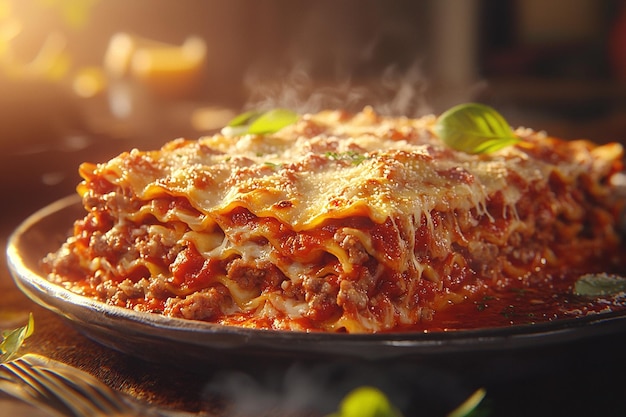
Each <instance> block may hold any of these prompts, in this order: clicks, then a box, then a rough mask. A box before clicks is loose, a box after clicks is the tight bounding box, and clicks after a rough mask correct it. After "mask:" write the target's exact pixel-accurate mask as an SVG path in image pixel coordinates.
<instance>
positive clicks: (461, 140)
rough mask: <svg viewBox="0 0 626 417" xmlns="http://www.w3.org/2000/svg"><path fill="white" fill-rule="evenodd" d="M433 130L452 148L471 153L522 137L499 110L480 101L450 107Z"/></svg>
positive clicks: (510, 142) (506, 143) (483, 150)
mask: <svg viewBox="0 0 626 417" xmlns="http://www.w3.org/2000/svg"><path fill="white" fill-rule="evenodd" d="M434 132H435V134H436V135H437V136H438V137H439V139H441V140H442V141H443V142H444V143H445V144H446V145H448V146H449V147H451V148H452V149H455V150H457V151H462V152H466V153H471V154H479V153H489V152H495V151H497V150H499V149H502V148H504V147H506V146H510V145H513V144H515V143H517V142H519V141H520V139H519V138H517V137H516V136H515V134H514V132H513V130H512V129H511V126H510V125H509V124H508V123H507V121H506V120H505V119H504V117H503V116H502V115H501V114H500V113H498V112H497V111H496V110H495V109H493V108H492V107H489V106H486V105H484V104H478V103H466V104H460V105H458V106H454V107H452V108H451V109H449V110H447V111H446V112H444V113H443V114H441V116H439V118H438V119H437V122H436V124H435V127H434Z"/></svg>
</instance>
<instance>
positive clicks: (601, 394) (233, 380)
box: [0, 142, 626, 417]
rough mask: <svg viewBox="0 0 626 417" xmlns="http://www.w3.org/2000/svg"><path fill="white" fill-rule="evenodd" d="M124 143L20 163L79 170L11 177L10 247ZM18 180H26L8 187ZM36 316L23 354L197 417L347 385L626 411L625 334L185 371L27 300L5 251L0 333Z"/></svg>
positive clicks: (299, 405)
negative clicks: (126, 349)
mask: <svg viewBox="0 0 626 417" xmlns="http://www.w3.org/2000/svg"><path fill="white" fill-rule="evenodd" d="M127 146H129V143H123V142H116V143H105V144H104V145H102V144H100V145H99V146H96V147H95V148H93V149H90V150H89V151H84V152H83V153H82V154H81V153H78V154H77V155H73V156H72V157H67V158H66V159H64V160H62V161H58V160H57V159H58V155H56V154H52V153H49V154H44V155H40V159H38V161H40V162H36V165H32V164H31V165H29V166H27V167H23V172H27V171H28V172H31V173H32V171H36V170H37V169H38V166H39V165H42V164H44V162H46V161H48V160H50V159H51V160H57V166H56V169H57V170H59V169H61V168H62V169H63V170H67V171H68V172H70V173H69V174H67V175H66V177H64V178H65V180H63V181H60V182H56V183H54V185H50V182H49V181H48V183H45V182H42V181H39V180H33V179H32V178H29V177H27V176H25V175H20V172H16V173H15V175H14V176H12V177H11V178H7V177H5V178H4V181H3V183H2V186H3V187H4V188H3V189H2V190H0V191H2V195H3V196H5V197H4V198H5V200H4V201H2V203H1V204H2V206H1V207H2V208H1V211H0V244H1V246H2V247H5V246H6V242H7V238H8V236H9V234H10V233H11V232H12V231H13V230H14V228H15V227H16V226H17V225H18V224H19V223H20V222H21V221H22V220H23V219H24V218H26V217H27V216H28V215H30V214H31V213H33V212H34V211H35V210H37V209H38V208H40V207H43V206H44V205H47V204H49V203H50V202H52V201H54V200H56V199H58V198H60V197H63V196H65V195H67V194H69V193H71V192H73V188H74V186H75V184H76V183H77V181H78V178H77V177H76V176H74V174H72V173H74V172H75V170H76V167H77V165H78V163H79V161H81V160H88V159H89V160H97V159H98V158H105V157H109V156H112V155H114V154H116V153H118V151H119V150H121V149H124V148H125V147H127ZM155 146H156V145H155ZM41 161H43V162H41ZM0 162H1V161H0ZM18 165H19V164H18ZM46 169H48V168H46ZM38 178H39V177H38ZM19 179H22V182H19V181H18V180H19ZM16 182H17V186H13V185H10V184H15V183H16ZM6 196H9V197H8V198H7V197H6ZM30 312H32V313H33V314H34V318H35V332H34V334H33V335H32V336H31V337H30V338H29V339H27V341H26V343H25V344H24V345H23V347H22V350H21V353H27V352H34V353H39V354H43V355H46V356H49V357H51V358H54V359H57V360H60V361H63V362H65V363H68V364H71V365H74V366H77V367H78V368H80V369H83V370H85V371H87V372H89V373H91V374H93V375H95V376H96V377H98V378H100V379H101V380H103V381H104V382H105V383H107V384H108V385H109V386H111V387H112V388H114V389H115V390H118V391H121V392H123V393H125V394H128V395H130V396H132V397H135V398H137V399H138V400H140V401H143V402H146V403H149V404H151V405H154V406H159V407H162V408H165V409H172V410H185V411H188V412H190V413H193V414H197V415H200V416H239V415H240V416H248V415H249V416H262V415H267V416H275V415H291V416H324V415H326V414H328V413H330V412H332V411H334V410H336V409H337V405H338V403H339V401H340V400H341V398H343V396H344V395H345V394H346V393H347V392H348V391H349V390H351V389H353V388H356V387H358V386H362V385H375V386H378V387H379V388H381V389H383V391H385V393H386V394H387V395H388V396H389V398H390V400H392V402H393V403H394V404H396V405H397V406H398V408H400V409H401V410H402V411H404V413H405V415H406V417H409V416H413V415H416V416H417V415H421V416H439V415H440V416H444V415H445V414H446V413H447V412H448V411H450V410H451V409H452V408H454V407H455V406H456V405H457V404H459V403H460V402H461V401H463V400H464V399H465V398H466V397H467V396H468V395H470V394H471V393H472V392H473V391H474V390H476V389H477V388H480V387H483V388H485V389H486V392H487V397H486V399H485V403H484V404H485V407H486V408H487V411H488V412H489V413H488V414H486V415H490V416H509V417H513V416H527V415H531V414H533V415H550V416H561V415H563V416H565V415H567V416H572V415H587V416H588V415H603V416H609V415H616V416H617V415H620V416H624V415H626V376H624V375H626V334H611V335H606V336H602V337H597V338H594V339H583V340H580V341H575V342H569V343H567V344H560V345H554V346H547V347H546V346H544V347H537V348H525V349H518V350H513V351H504V352H501V351H493V352H491V351H489V352H483V353H481V354H467V355H456V356H454V357H452V356H446V355H442V356H425V357H418V358H410V359H409V358H405V359H397V360H388V361H384V362H382V361H381V362H377V361H359V360H354V361H346V360H344V359H342V360H332V358H325V359H324V360H314V359H311V358H305V357H301V358H298V357H295V358H293V357H291V358H280V357H278V358H277V357H268V358H267V359H254V360H252V361H250V360H248V359H249V358H241V363H240V366H237V364H233V363H232V362H228V363H220V357H219V353H215V352H207V355H213V356H212V357H213V361H212V362H211V364H209V365H207V366H203V367H202V368H200V367H198V368H195V369H192V368H189V367H185V368H183V367H180V366H177V364H176V363H153V362H148V361H144V360H142V359H141V358H136V357H131V356H129V355H126V354H124V353H121V352H117V351H114V350H111V349H109V348H105V347H103V346H101V345H99V344H97V343H95V342H93V341H91V340H90V339H88V338H86V337H85V336H83V335H82V334H81V333H80V332H78V331H77V330H76V329H75V328H74V327H72V325H70V324H69V323H68V322H67V321H65V320H64V319H62V318H60V317H59V316H57V315H56V314H55V313H52V312H50V311H47V310H46V309H44V308H42V307H40V306H38V305H36V304H35V303H33V302H32V301H30V300H29V299H28V298H27V297H26V296H24V295H23V294H22V293H21V292H20V290H19V289H18V288H17V287H16V286H15V284H14V283H13V280H12V278H11V276H10V274H9V271H8V270H7V266H6V259H5V257H4V256H2V257H0V329H10V328H15V327H18V326H21V325H23V324H25V323H26V320H27V317H28V314H29V313H30ZM19 413H21V414H22V415H23V416H32V415H36V414H35V413H34V411H33V410H32V409H25V408H24V407H22V406H20V405H19V404H18V403H17V402H14V401H11V400H10V399H8V398H7V397H2V396H1V395H0V416H4V415H12V416H20V414H19Z"/></svg>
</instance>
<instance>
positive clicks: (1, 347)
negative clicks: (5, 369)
mask: <svg viewBox="0 0 626 417" xmlns="http://www.w3.org/2000/svg"><path fill="white" fill-rule="evenodd" d="M33 331H35V320H34V318H33V313H30V315H29V316H28V323H27V324H26V325H25V326H22V327H19V328H17V329H14V330H4V331H2V342H0V363H2V362H7V361H10V360H11V359H13V357H14V356H15V355H16V354H17V351H18V350H19V348H20V346H22V343H24V340H26V338H28V337H29V336H30V335H31V334H33Z"/></svg>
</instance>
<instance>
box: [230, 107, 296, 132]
mask: <svg viewBox="0 0 626 417" xmlns="http://www.w3.org/2000/svg"><path fill="white" fill-rule="evenodd" d="M297 120H298V113H295V112H293V111H291V110H288V109H273V110H269V111H267V112H260V111H256V110H253V111H248V112H245V113H242V114H240V115H238V116H236V117H235V118H233V119H232V120H231V121H230V122H229V123H228V124H227V125H226V127H225V128H224V129H222V134H224V135H226V136H236V135H245V134H252V135H266V134H269V133H276V132H278V131H279V130H280V129H282V128H283V127H286V126H289V125H290V124H293V123H295V122H296V121H297Z"/></svg>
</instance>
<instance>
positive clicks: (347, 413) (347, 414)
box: [326, 386, 489, 417]
mask: <svg viewBox="0 0 626 417" xmlns="http://www.w3.org/2000/svg"><path fill="white" fill-rule="evenodd" d="M486 394H487V392H486V391H485V389H484V388H479V389H477V390H476V391H475V392H474V393H473V394H472V395H470V396H469V397H468V398H467V399H466V400H465V401H463V403H461V404H460V405H459V406H458V407H457V408H455V409H454V410H452V411H451V412H450V413H449V414H447V416H446V417H471V416H478V415H483V416H486V415H488V414H489V410H487V409H486V408H484V407H483V406H482V405H481V403H482V401H483V399H484V398H485V396H486ZM402 416H403V414H402V412H401V411H400V410H398V409H397V408H396V407H394V406H393V404H391V402H390V401H389V399H388V398H387V396H386V395H385V394H384V393H383V392H382V391H380V390H379V389H377V388H374V387H370V386H362V387H358V388H355V389H354V390H352V391H350V392H349V393H348V395H346V396H345V397H344V398H343V400H342V401H341V404H339V410H338V411H336V412H334V413H332V414H329V415H327V416H326V417H402Z"/></svg>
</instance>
